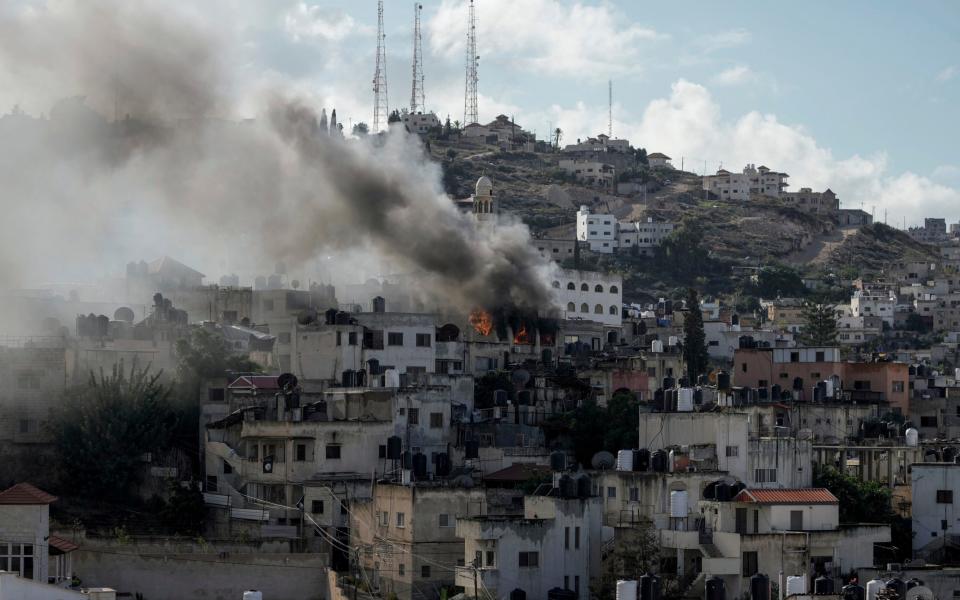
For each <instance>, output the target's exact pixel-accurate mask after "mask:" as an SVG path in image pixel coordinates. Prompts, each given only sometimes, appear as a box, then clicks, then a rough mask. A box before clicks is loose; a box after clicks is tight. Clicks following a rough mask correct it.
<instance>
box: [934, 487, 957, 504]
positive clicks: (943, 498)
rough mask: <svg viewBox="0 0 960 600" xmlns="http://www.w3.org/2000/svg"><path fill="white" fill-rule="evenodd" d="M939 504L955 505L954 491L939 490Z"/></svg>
mask: <svg viewBox="0 0 960 600" xmlns="http://www.w3.org/2000/svg"><path fill="white" fill-rule="evenodd" d="M937 504H953V490H937Z"/></svg>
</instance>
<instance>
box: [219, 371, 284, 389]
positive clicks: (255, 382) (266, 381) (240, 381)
mask: <svg viewBox="0 0 960 600" xmlns="http://www.w3.org/2000/svg"><path fill="white" fill-rule="evenodd" d="M227 387H228V388H230V389H231V390H236V389H241V390H247V389H256V390H276V389H280V386H279V385H277V376H276V375H244V376H242V377H237V378H236V379H235V380H234V381H233V383H231V384H230V385H228V386H227Z"/></svg>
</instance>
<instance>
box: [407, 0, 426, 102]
mask: <svg viewBox="0 0 960 600" xmlns="http://www.w3.org/2000/svg"><path fill="white" fill-rule="evenodd" d="M421 10H423V5H422V4H420V3H419V2H415V3H414V4H413V86H412V89H411V91H410V114H416V113H418V112H426V110H427V108H426V98H425V94H424V91H423V42H422V40H421V38H420V11H421Z"/></svg>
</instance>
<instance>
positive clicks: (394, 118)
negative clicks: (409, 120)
mask: <svg viewBox="0 0 960 600" xmlns="http://www.w3.org/2000/svg"><path fill="white" fill-rule="evenodd" d="M402 120H403V119H402V118H401V117H400V112H399V111H397V110H394V111H393V112H392V113H390V116H389V117H387V123H399V122H400V121H402Z"/></svg>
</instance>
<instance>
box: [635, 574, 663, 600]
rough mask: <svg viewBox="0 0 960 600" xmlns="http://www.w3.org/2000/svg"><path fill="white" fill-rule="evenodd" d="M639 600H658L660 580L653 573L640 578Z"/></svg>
mask: <svg viewBox="0 0 960 600" xmlns="http://www.w3.org/2000/svg"><path fill="white" fill-rule="evenodd" d="M640 600H660V578H659V577H657V576H656V575H654V574H653V573H644V574H643V575H641V576H640Z"/></svg>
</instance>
